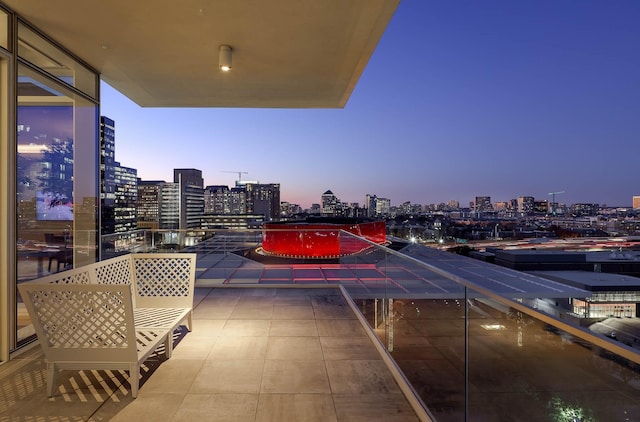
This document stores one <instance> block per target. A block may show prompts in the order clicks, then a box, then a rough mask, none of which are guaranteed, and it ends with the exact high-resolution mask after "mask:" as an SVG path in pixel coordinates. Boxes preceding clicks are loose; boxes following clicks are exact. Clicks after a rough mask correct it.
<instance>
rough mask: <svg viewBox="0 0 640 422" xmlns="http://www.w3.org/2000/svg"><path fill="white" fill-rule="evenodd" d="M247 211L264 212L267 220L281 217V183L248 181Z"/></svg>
mask: <svg viewBox="0 0 640 422" xmlns="http://www.w3.org/2000/svg"><path fill="white" fill-rule="evenodd" d="M245 189H246V192H247V213H248V214H262V215H264V219H265V221H273V220H277V219H279V218H280V183H247V184H246V188H245Z"/></svg>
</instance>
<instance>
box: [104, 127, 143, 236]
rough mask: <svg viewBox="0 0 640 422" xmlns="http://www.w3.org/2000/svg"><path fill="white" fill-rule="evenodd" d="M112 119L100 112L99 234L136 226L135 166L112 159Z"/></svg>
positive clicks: (125, 229)
mask: <svg viewBox="0 0 640 422" xmlns="http://www.w3.org/2000/svg"><path fill="white" fill-rule="evenodd" d="M115 144H116V142H115V122H114V121H113V120H112V119H110V118H108V117H105V116H100V206H101V207H100V208H101V212H100V218H101V220H100V227H101V233H102V234H111V233H123V232H127V231H131V230H134V229H135V228H136V202H137V196H138V194H137V190H136V189H137V181H136V179H137V173H138V172H137V170H136V169H134V168H131V167H123V166H121V165H120V163H119V162H118V161H116V160H115V149H116V146H115Z"/></svg>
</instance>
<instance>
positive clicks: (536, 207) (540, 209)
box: [533, 199, 549, 215]
mask: <svg viewBox="0 0 640 422" xmlns="http://www.w3.org/2000/svg"><path fill="white" fill-rule="evenodd" d="M548 211H549V201H547V200H546V199H544V200H542V201H533V213H534V214H536V215H544V214H547V213H548Z"/></svg>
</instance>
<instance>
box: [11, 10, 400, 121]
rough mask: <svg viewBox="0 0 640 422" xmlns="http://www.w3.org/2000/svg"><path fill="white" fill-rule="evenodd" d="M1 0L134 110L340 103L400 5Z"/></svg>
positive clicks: (339, 104)
mask: <svg viewBox="0 0 640 422" xmlns="http://www.w3.org/2000/svg"><path fill="white" fill-rule="evenodd" d="M2 1H3V2H4V3H5V4H6V5H7V6H8V7H9V8H11V9H12V10H13V11H15V12H16V13H17V14H18V15H19V16H21V17H23V18H24V19H25V20H27V21H28V22H30V23H31V24H33V25H34V26H35V27H37V28H38V29H39V30H41V31H42V32H44V33H45V34H46V35H48V36H49V37H51V38H52V39H53V40H55V41H57V42H58V43H60V44H61V45H62V46H64V47H65V48H66V49H67V50H69V51H70V52H72V53H73V54H74V55H76V56H77V57H78V58H80V59H81V60H83V61H84V62H86V63H87V64H88V65H90V66H91V67H93V68H94V69H96V70H97V71H99V72H100V73H101V78H102V80H104V81H105V82H107V83H108V84H109V85H111V86H113V87H114V88H115V89H117V90H118V91H120V92H121V93H122V94H124V95H126V96H127V97H129V98H130V99H131V100H132V101H134V102H135V103H137V104H139V105H140V106H144V107H272V108H339V107H344V106H345V104H346V102H347V100H348V99H349V96H350V95H351V93H352V91H353V89H354V88H355V85H356V83H357V81H358V79H359V78H360V76H361V74H362V72H363V70H364V68H365V66H366V64H367V62H368V61H369V59H370V57H371V55H372V53H373V51H374V49H375V47H376V45H377V43H378V41H379V40H380V38H381V36H382V34H383V32H384V30H385V28H386V27H387V25H388V23H389V21H390V20H391V18H392V16H393V14H394V12H395V10H396V8H397V6H398V3H399V2H400V0H269V1H261V0H231V1H214V0H183V1H180V2H175V1H161V0H158V1H143V0H140V1H132V0H110V1H97V0H56V1H48V2H43V1H41V0H2ZM220 45H229V46H231V47H232V49H233V51H232V60H233V69H232V70H231V71H230V72H222V71H220V69H219V68H218V54H219V47H220Z"/></svg>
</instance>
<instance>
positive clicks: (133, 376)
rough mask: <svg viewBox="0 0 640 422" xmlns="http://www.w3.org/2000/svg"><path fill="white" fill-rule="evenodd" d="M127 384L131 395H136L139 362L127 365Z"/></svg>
mask: <svg viewBox="0 0 640 422" xmlns="http://www.w3.org/2000/svg"><path fill="white" fill-rule="evenodd" d="M129 384H130V385H131V397H133V398H134V399H135V398H136V397H138V387H139V385H140V364H139V363H132V364H130V365H129Z"/></svg>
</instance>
